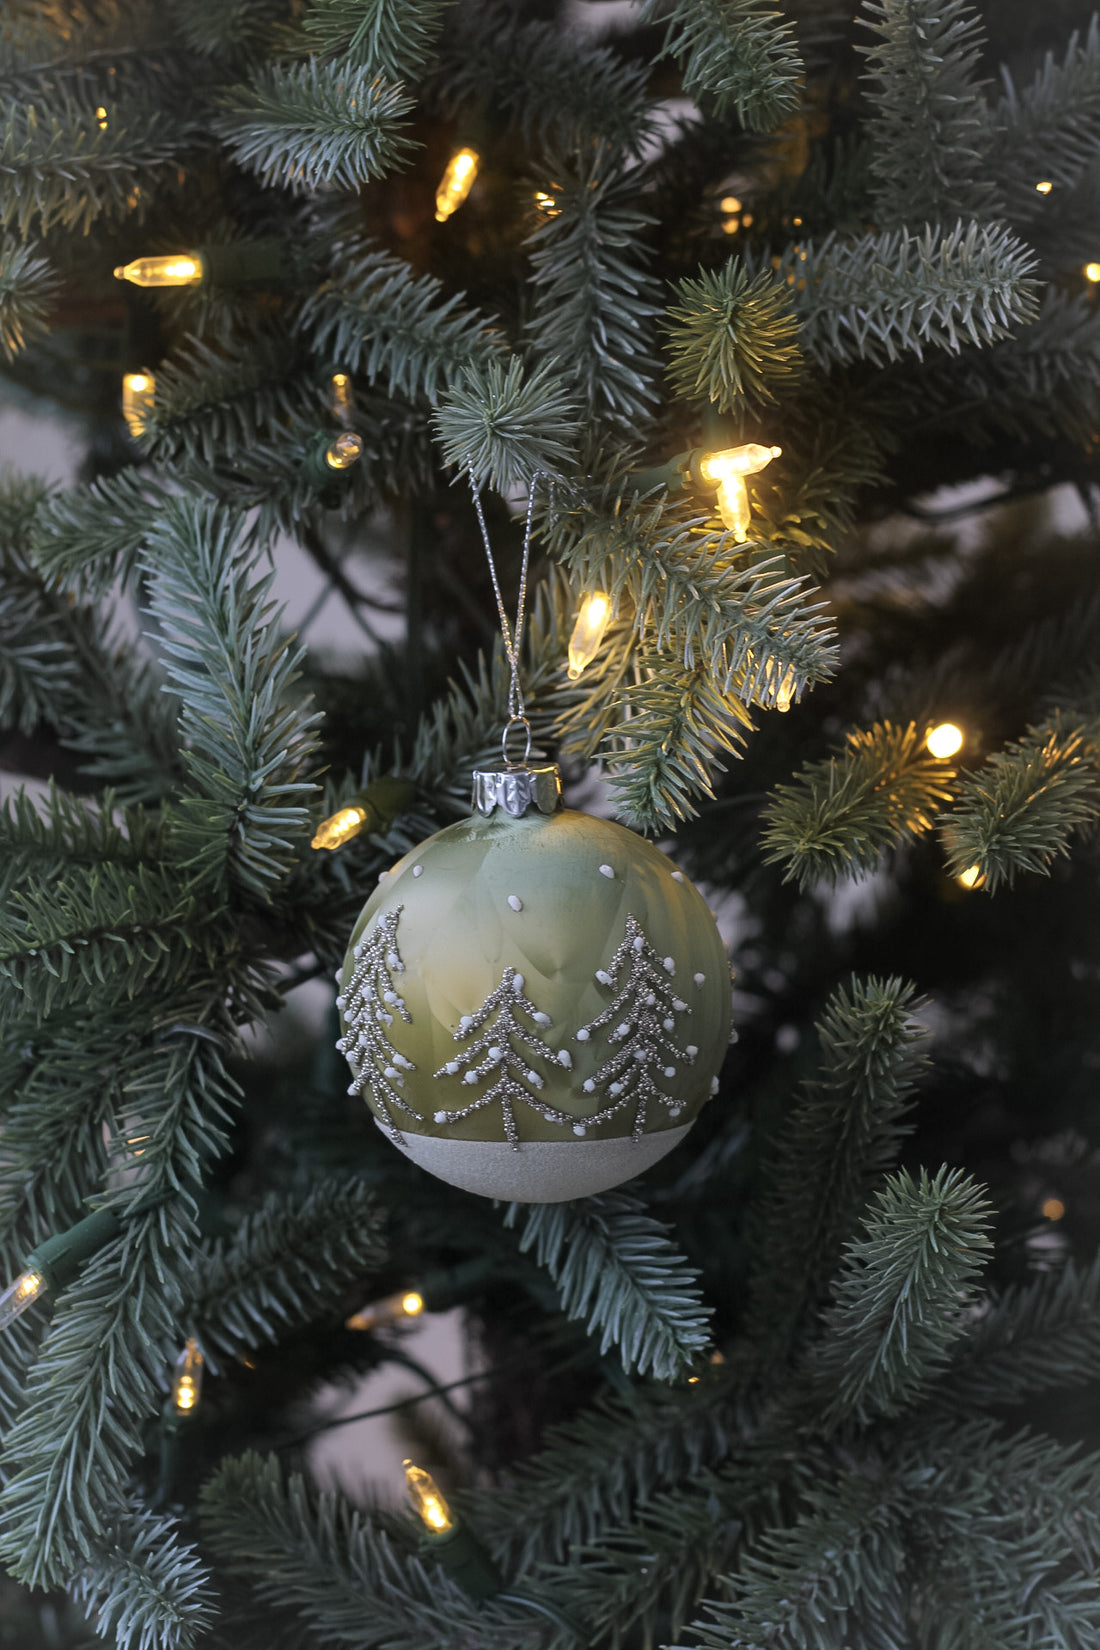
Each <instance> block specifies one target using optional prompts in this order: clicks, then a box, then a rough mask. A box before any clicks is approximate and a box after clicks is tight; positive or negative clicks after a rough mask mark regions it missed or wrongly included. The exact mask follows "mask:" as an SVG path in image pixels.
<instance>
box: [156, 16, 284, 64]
mask: <svg viewBox="0 0 1100 1650" xmlns="http://www.w3.org/2000/svg"><path fill="white" fill-rule="evenodd" d="M167 10H168V14H169V16H170V18H171V21H172V27H173V31H174V33H175V34H176V35H177V36H178V38H179V39H180V40H182V41H183V42H184V44H185V45H186V46H187V47H188V49H189V50H190V51H192V52H199V53H201V54H202V56H203V57H205V58H208V59H212V60H213V61H215V62H218V63H225V62H227V61H234V60H239V58H240V57H241V56H243V55H245V54H252V53H255V52H257V51H259V50H260V49H261V48H263V47H266V46H268V45H269V44H270V42H271V38H272V33H273V30H274V28H275V27H276V26H277V25H278V24H280V23H282V22H283V19H284V17H285V8H284V7H283V6H282V5H281V4H280V0H167Z"/></svg>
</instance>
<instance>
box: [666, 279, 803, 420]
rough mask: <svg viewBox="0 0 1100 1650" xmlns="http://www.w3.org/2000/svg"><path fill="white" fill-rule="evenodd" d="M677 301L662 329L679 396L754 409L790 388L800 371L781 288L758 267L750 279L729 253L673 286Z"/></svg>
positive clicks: (724, 408) (794, 327)
mask: <svg viewBox="0 0 1100 1650" xmlns="http://www.w3.org/2000/svg"><path fill="white" fill-rule="evenodd" d="M676 290H677V292H678V294H679V297H680V302H679V303H678V304H675V305H672V306H670V308H669V311H668V317H669V319H668V321H667V322H666V325H665V330H666V331H667V333H668V347H669V354H670V356H671V363H670V366H669V379H670V381H671V383H672V387H673V390H674V391H675V393H676V394H677V395H679V396H681V397H682V398H683V399H684V400H685V401H702V400H707V401H713V402H716V403H717V406H718V410H719V411H720V412H741V411H746V412H750V413H759V412H760V410H761V408H762V407H764V406H765V405H767V403H769V402H774V401H775V400H776V398H777V395H779V394H780V393H782V392H783V391H785V390H788V389H790V387H791V386H792V384H793V383H794V381H795V380H796V379H797V378H798V376H799V374H800V372H801V370H802V352H801V350H800V348H799V344H798V321H797V320H796V318H795V316H794V313H793V308H792V301H791V294H790V292H789V291H788V289H787V287H786V286H785V285H784V284H783V283H782V282H780V281H777V280H776V279H774V278H773V277H772V276H771V275H770V274H769V273H767V272H766V271H763V270H762V271H761V272H760V273H759V274H758V275H755V276H753V277H751V278H750V276H749V274H748V272H747V271H746V269H745V267H744V265H743V264H742V263H741V262H740V260H739V259H737V258H731V259H730V261H729V262H728V263H727V264H725V265H723V266H722V267H721V268H719V269H704V270H702V271H701V272H700V274H699V277H698V279H691V278H689V279H687V280H683V281H680V282H678V283H677V288H676Z"/></svg>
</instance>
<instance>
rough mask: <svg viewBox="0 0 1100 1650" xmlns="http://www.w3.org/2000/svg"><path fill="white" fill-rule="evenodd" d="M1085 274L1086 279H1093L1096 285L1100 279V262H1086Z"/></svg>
mask: <svg viewBox="0 0 1100 1650" xmlns="http://www.w3.org/2000/svg"><path fill="white" fill-rule="evenodd" d="M1084 276H1085V280H1086V281H1091V282H1092V283H1093V285H1095V284H1096V282H1097V281H1100V264H1086V265H1085V268H1084Z"/></svg>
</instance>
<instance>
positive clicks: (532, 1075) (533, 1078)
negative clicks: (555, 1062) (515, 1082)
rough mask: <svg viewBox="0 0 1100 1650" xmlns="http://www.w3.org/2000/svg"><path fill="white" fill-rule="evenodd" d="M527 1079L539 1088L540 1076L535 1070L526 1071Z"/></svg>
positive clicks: (540, 1083) (540, 1085)
mask: <svg viewBox="0 0 1100 1650" xmlns="http://www.w3.org/2000/svg"><path fill="white" fill-rule="evenodd" d="M527 1081H528V1082H529V1083H533V1084H534V1086H535V1088H537V1089H541V1087H542V1078H541V1077H540V1076H539V1074H538V1072H537V1071H528V1073H527Z"/></svg>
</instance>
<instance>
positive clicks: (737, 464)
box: [699, 441, 783, 544]
mask: <svg viewBox="0 0 1100 1650" xmlns="http://www.w3.org/2000/svg"><path fill="white" fill-rule="evenodd" d="M782 451H783V449H782V447H762V446H761V445H760V443H759V442H756V441H750V442H748V443H746V445H745V446H743V447H728V448H726V449H725V450H724V451H722V452H717V453H704V454H703V457H702V458H701V459H700V461H699V474H700V476H701V477H702V479H703V480H704V481H706V482H709V483H710V484H711V486H714V487H717V489H718V514H719V515H720V516H721V518H722V525H723V526H724V527H725V528H726V529H727V531H729V532H731V533H732V534H733V536H734V539H735V541H736V542H737V543H738V544H744V543H745V541H746V540H747V538H748V536H749V533H748V530H749V523H750V521H751V520H752V506H751V505H750V503H749V494H748V489H747V488H746V486H745V477H746V476H747V475H757V474H758V473H759V472H760V471H761V470H763V469H764V468H765V466H766V465H768V464H770V463H771V461H772V459H773V458H778V457H779V455H780V454H781V453H782Z"/></svg>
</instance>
